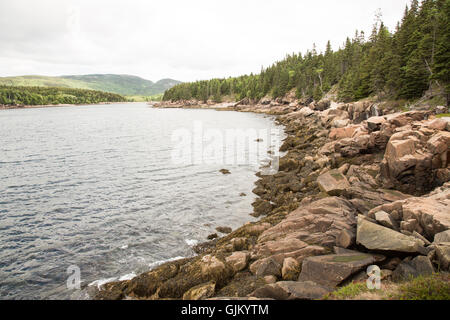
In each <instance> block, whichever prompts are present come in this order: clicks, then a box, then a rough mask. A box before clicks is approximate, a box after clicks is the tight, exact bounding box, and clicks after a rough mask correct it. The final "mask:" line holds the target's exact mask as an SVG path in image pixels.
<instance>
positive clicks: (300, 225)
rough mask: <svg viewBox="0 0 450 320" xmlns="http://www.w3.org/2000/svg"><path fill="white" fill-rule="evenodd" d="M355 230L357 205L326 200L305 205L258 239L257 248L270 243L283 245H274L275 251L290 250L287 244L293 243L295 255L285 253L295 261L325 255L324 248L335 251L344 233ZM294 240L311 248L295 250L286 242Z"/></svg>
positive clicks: (336, 200) (335, 199)
mask: <svg viewBox="0 0 450 320" xmlns="http://www.w3.org/2000/svg"><path fill="white" fill-rule="evenodd" d="M355 227H356V211H355V209H354V207H353V205H352V204H351V203H350V202H349V201H347V200H345V199H341V198H337V197H326V198H323V199H321V200H317V201H314V202H311V203H308V204H306V205H302V206H301V207H299V208H298V209H297V210H294V211H292V212H291V213H289V214H288V215H287V216H286V218H285V219H284V220H282V221H281V222H280V223H278V224H277V225H275V226H273V227H271V228H269V229H267V230H266V231H264V232H263V233H262V234H261V235H260V236H259V238H258V244H257V247H260V246H263V245H264V243H266V242H268V241H274V242H280V245H276V244H275V243H273V244H271V247H273V248H274V247H276V246H278V247H281V246H284V247H285V248H286V249H287V248H288V246H286V244H288V243H291V244H293V245H292V246H291V248H292V250H294V251H292V252H291V253H288V252H286V251H285V253H284V254H285V255H287V254H289V255H290V256H292V257H305V255H307V254H314V255H317V254H320V253H319V252H321V251H325V249H324V248H323V247H327V248H329V249H332V248H333V247H334V246H336V245H337V243H336V242H337V240H336V239H337V238H338V236H339V234H340V233H341V232H342V230H344V229H345V230H354V229H355ZM293 238H295V239H297V240H301V241H303V242H304V244H303V245H306V244H310V246H309V247H304V248H303V249H300V250H298V248H297V249H295V244H294V242H291V240H289V241H286V240H288V239H293ZM299 244H300V243H299ZM319 246H320V247H319ZM299 262H300V261H299ZM280 263H282V261H281V262H280Z"/></svg>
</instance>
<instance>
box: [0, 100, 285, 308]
mask: <svg viewBox="0 0 450 320" xmlns="http://www.w3.org/2000/svg"><path fill="white" fill-rule="evenodd" d="M196 123H197V124H198V123H201V124H202V126H203V128H204V129H208V128H211V129H219V130H222V132H223V130H227V129H236V128H241V129H246V128H254V129H256V130H259V129H273V128H278V129H279V127H276V125H275V124H274V122H273V119H271V118H268V117H265V116H262V115H255V114H248V113H238V112H218V111H214V110H181V109H154V108H151V107H149V106H147V105H146V104H116V105H101V106H79V107H62V108H59V107H57V108H43V109H22V110H20V109H16V110H3V111H0V299H70V298H72V299H73V298H80V297H83V295H81V294H80V291H78V290H68V289H67V286H66V280H67V278H68V277H69V275H70V274H68V273H67V268H68V267H69V266H71V265H75V266H77V267H79V269H80V271H81V281H82V287H84V286H86V285H88V284H91V283H92V282H94V281H96V280H104V279H109V280H112V279H119V278H130V277H132V276H133V275H135V274H138V273H140V272H143V271H146V270H149V269H150V268H151V267H154V266H155V265H157V264H158V263H161V261H166V260H168V259H173V258H175V257H187V256H191V255H193V254H194V253H193V251H192V245H193V244H195V243H196V242H201V241H204V240H205V238H206V236H207V235H208V234H210V233H213V232H214V229H215V227H217V226H230V227H232V228H236V227H239V226H240V225H242V224H243V223H245V222H248V221H252V219H253V218H252V217H251V216H249V213H251V212H252V207H251V202H253V201H254V198H255V196H254V195H253V194H252V193H251V190H252V189H253V188H254V185H253V184H254V182H255V181H256V179H257V177H256V176H255V173H256V172H257V171H258V168H257V167H256V166H255V165H252V164H241V165H237V164H236V165H224V164H220V163H217V164H209V165H206V164H201V165H196V164H189V163H174V161H173V154H174V153H173V152H174V148H176V143H175V142H174V141H173V140H172V137H173V135H174V132H177V131H176V130H177V129H180V128H186V130H188V131H186V132H189V130H191V131H192V130H193V128H194V127H195V124H196ZM251 143H257V142H252V141H250V144H251ZM260 145H261V146H260V147H259V148H260V150H259V152H260V153H261V148H268V144H267V145H266V144H264V143H262V144H260ZM249 149H250V148H249ZM248 152H249V153H251V152H252V151H251V150H249V151H248ZM262 153H267V150H262ZM222 168H226V169H229V170H230V171H231V174H230V175H223V174H222V173H220V172H219V170H220V169H222ZM241 193H245V194H246V195H247V196H245V197H243V196H240V194H241Z"/></svg>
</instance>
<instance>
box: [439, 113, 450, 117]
mask: <svg viewBox="0 0 450 320" xmlns="http://www.w3.org/2000/svg"><path fill="white" fill-rule="evenodd" d="M445 117H450V113H441V114H437V115H436V118H445Z"/></svg>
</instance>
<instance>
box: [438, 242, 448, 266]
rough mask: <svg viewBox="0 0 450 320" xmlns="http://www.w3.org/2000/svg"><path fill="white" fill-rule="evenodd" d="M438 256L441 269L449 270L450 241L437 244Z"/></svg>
mask: <svg viewBox="0 0 450 320" xmlns="http://www.w3.org/2000/svg"><path fill="white" fill-rule="evenodd" d="M435 247H436V256H437V258H438V261H439V266H440V268H441V270H447V271H448V270H449V268H450V243H449V242H445V243H440V244H439V245H436V246H435Z"/></svg>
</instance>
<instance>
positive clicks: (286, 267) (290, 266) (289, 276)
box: [281, 257, 300, 281]
mask: <svg viewBox="0 0 450 320" xmlns="http://www.w3.org/2000/svg"><path fill="white" fill-rule="evenodd" d="M299 269H300V264H299V263H298V262H297V260H295V259H294V258H290V257H289V258H286V259H284V261H283V267H282V268H281V276H282V278H283V280H287V281H289V280H292V281H293V280H296V279H297V278H298V273H299V271H300V270H299Z"/></svg>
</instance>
